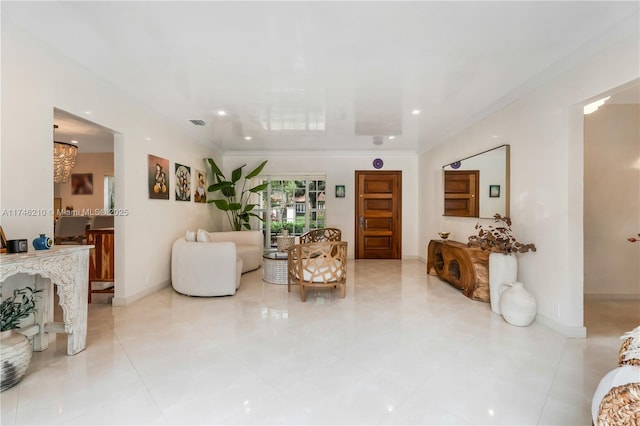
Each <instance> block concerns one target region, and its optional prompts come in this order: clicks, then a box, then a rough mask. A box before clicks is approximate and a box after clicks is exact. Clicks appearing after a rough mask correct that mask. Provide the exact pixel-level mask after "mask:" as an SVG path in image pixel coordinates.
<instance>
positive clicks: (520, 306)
mask: <svg viewBox="0 0 640 426" xmlns="http://www.w3.org/2000/svg"><path fill="white" fill-rule="evenodd" d="M503 287H504V288H505V290H504V291H503V292H502V295H501V296H500V310H501V311H502V317H503V318H504V320H505V321H506V322H508V323H509V324H511V325H517V326H518V327H526V326H528V325H529V324H531V323H532V322H533V320H534V318H535V317H536V299H535V298H534V297H533V296H532V295H531V293H529V292H528V291H527V290H526V289H525V288H524V286H523V285H522V283H519V282H513V283H506V284H504V285H503Z"/></svg>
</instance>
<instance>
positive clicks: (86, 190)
mask: <svg viewBox="0 0 640 426" xmlns="http://www.w3.org/2000/svg"><path fill="white" fill-rule="evenodd" d="M91 194H93V173H73V174H72V175H71V195H91Z"/></svg>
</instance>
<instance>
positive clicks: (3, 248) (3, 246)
mask: <svg viewBox="0 0 640 426" xmlns="http://www.w3.org/2000/svg"><path fill="white" fill-rule="evenodd" d="M6 252H7V236H6V235H4V231H3V230H2V226H0V253H6Z"/></svg>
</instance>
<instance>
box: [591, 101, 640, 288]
mask: <svg viewBox="0 0 640 426" xmlns="http://www.w3.org/2000/svg"><path fill="white" fill-rule="evenodd" d="M584 154H585V155H584V158H585V167H584V169H585V173H584V175H585V179H584V188H585V196H584V204H585V208H584V246H585V252H584V261H585V262H584V291H585V294H587V295H598V296H599V297H626V298H636V299H637V298H640V245H638V243H636V244H631V243H630V242H629V241H627V238H629V237H633V236H636V237H637V234H638V232H640V106H639V105H637V104H635V105H604V106H602V107H600V108H599V109H598V110H597V111H596V112H594V113H592V114H589V115H587V116H585V120H584Z"/></svg>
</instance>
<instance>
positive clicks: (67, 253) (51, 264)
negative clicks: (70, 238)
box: [0, 245, 93, 355]
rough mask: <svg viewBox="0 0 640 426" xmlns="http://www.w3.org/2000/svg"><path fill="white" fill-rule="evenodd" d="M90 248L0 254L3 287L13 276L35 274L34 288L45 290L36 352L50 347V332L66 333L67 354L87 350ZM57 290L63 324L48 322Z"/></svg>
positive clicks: (40, 301) (38, 302) (39, 306)
mask: <svg viewBox="0 0 640 426" xmlns="http://www.w3.org/2000/svg"><path fill="white" fill-rule="evenodd" d="M92 247H93V246H90V245H82V246H81V245H66V246H53V247H51V248H50V249H49V250H40V251H30V252H27V253H16V254H0V287H1V286H2V283H3V282H4V281H5V280H6V279H7V278H9V277H10V276H12V275H15V274H20V273H25V274H30V275H36V282H35V286H36V288H37V289H43V290H44V291H43V293H41V295H38V297H36V306H37V309H38V312H37V313H36V328H37V330H36V334H35V335H34V338H33V349H34V350H35V351H43V350H45V349H47V348H48V346H49V339H48V336H47V333H66V334H67V335H68V338H67V355H75V354H77V353H78V352H80V351H82V350H83V349H84V348H85V347H86V341H87V290H88V288H87V284H88V277H89V249H91V248H92ZM43 278H49V279H50V280H51V284H55V285H56V287H57V288H58V297H59V304H60V306H61V307H62V315H63V322H61V323H55V322H51V323H45V321H46V320H47V318H49V316H50V314H51V309H53V291H52V288H53V285H49V282H48V281H46V280H44V279H43Z"/></svg>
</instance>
